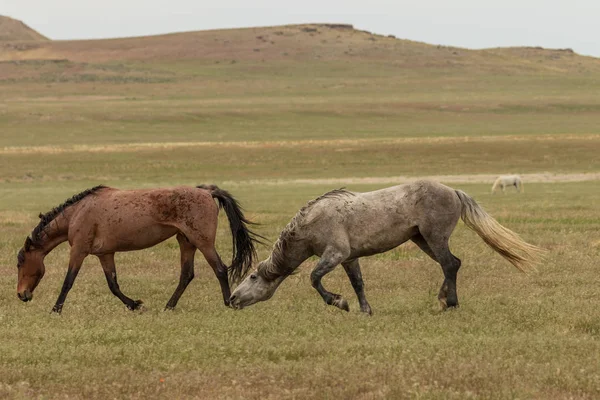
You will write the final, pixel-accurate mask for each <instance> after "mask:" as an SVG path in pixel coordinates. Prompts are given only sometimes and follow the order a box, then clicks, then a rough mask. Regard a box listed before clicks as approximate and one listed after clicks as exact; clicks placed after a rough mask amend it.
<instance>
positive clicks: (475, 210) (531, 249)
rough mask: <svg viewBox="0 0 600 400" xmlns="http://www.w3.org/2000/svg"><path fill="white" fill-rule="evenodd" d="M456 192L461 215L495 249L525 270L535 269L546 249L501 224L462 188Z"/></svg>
mask: <svg viewBox="0 0 600 400" xmlns="http://www.w3.org/2000/svg"><path fill="white" fill-rule="evenodd" d="M456 194H457V195H458V198H459V199H460V202H461V203H462V212H461V217H462V220H463V222H464V223H465V225H467V226H468V227H469V228H470V229H472V230H473V231H475V232H476V233H477V234H478V235H479V236H480V237H481V238H482V239H483V241H484V242H485V243H486V244H487V245H488V246H490V247H491V248H492V249H494V251H496V252H497V253H498V254H500V255H501V256H502V257H504V258H505V259H507V260H508V261H509V262H510V263H511V264H512V265H514V266H515V267H517V268H518V269H520V270H521V271H523V272H526V271H527V270H529V269H535V264H537V263H538V262H539V260H540V258H541V256H542V254H543V253H544V250H543V249H541V248H539V247H537V246H534V245H532V244H529V243H527V242H525V241H524V240H523V239H521V238H520V237H519V235H517V234H516V233H514V232H513V231H511V230H510V229H507V228H505V227H503V226H502V225H500V224H499V223H498V221H496V220H495V219H494V218H492V217H491V216H490V215H489V214H488V213H487V212H485V210H484V209H483V208H481V207H480V206H479V204H477V202H476V201H475V200H473V198H471V197H470V196H469V195H468V194H466V193H465V192H463V191H461V190H456Z"/></svg>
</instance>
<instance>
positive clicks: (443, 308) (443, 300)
mask: <svg viewBox="0 0 600 400" xmlns="http://www.w3.org/2000/svg"><path fill="white" fill-rule="evenodd" d="M438 300H439V301H440V306H441V307H442V311H446V310H447V309H448V303H447V302H446V299H445V298H438Z"/></svg>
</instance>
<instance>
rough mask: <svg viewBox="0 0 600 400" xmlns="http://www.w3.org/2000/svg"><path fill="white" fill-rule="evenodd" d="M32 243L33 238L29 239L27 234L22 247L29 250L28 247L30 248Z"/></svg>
mask: <svg viewBox="0 0 600 400" xmlns="http://www.w3.org/2000/svg"><path fill="white" fill-rule="evenodd" d="M32 245H33V240H31V238H30V237H29V236H27V239H25V245H24V246H23V247H25V251H29V249H30V248H31V246H32Z"/></svg>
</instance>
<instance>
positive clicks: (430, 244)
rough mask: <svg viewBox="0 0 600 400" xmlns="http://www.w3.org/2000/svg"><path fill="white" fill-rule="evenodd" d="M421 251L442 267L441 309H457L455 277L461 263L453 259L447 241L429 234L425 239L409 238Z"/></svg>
mask: <svg viewBox="0 0 600 400" xmlns="http://www.w3.org/2000/svg"><path fill="white" fill-rule="evenodd" d="M411 240H412V241H413V242H415V243H416V244H417V245H418V246H419V248H421V250H423V251H424V252H425V253H426V254H427V255H429V256H430V257H431V258H432V259H433V260H434V261H436V262H437V263H439V264H440V265H441V266H442V271H443V272H444V282H443V283H442V287H441V288H440V293H439V294H438V300H439V301H440V304H441V306H442V309H444V310H445V309H446V308H448V307H458V295H457V294H456V275H457V273H458V269H459V268H460V265H461V261H460V259H459V258H458V257H455V256H454V255H453V254H452V253H451V252H450V249H449V248H448V239H447V238H442V237H440V236H439V235H436V234H431V235H428V236H427V238H425V236H422V235H421V234H419V235H415V236H413V237H412V238H411Z"/></svg>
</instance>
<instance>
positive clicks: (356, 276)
mask: <svg viewBox="0 0 600 400" xmlns="http://www.w3.org/2000/svg"><path fill="white" fill-rule="evenodd" d="M342 266H343V267H344V269H345V270H346V274H347V275H348V278H350V283H351V284H352V287H353V288H354V291H355V292H356V297H358V303H359V304H360V311H362V312H364V313H367V314H369V315H373V312H372V311H371V306H370V305H369V302H367V298H366V297H365V285H364V283H363V279H362V274H361V272H360V264H359V263H358V259H356V258H355V259H354V260H350V261H344V262H343V263H342Z"/></svg>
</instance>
